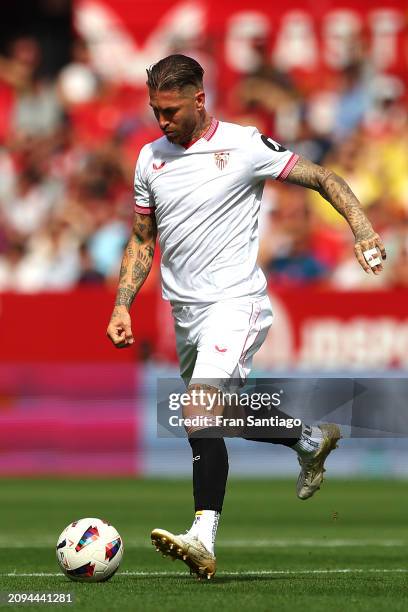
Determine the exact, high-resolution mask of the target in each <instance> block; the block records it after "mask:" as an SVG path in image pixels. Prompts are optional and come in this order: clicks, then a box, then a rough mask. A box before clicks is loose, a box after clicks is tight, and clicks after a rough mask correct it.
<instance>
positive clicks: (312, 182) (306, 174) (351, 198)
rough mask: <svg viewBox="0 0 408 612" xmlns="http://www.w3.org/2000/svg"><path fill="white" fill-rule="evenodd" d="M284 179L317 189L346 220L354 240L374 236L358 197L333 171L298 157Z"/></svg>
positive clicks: (367, 238)
mask: <svg viewBox="0 0 408 612" xmlns="http://www.w3.org/2000/svg"><path fill="white" fill-rule="evenodd" d="M286 180H287V182H289V183H294V184H295V185H301V186H302V187H309V188H310V189H314V190H316V191H318V192H319V193H320V195H321V196H322V197H323V198H324V199H325V200H327V201H328V202H329V203H330V204H331V205H332V206H333V207H334V208H335V209H336V210H337V212H339V213H340V214H341V215H342V216H343V217H344V218H345V219H346V220H347V221H348V223H349V225H350V227H351V229H352V231H353V233H354V235H355V237H356V240H358V241H363V240H369V239H371V238H372V237H373V236H375V232H374V230H373V228H372V225H371V223H370V221H369V220H368V219H367V217H366V215H365V213H364V211H363V209H362V208H361V205H360V203H359V201H358V199H357V198H356V196H355V195H354V193H353V192H352V190H351V189H350V187H349V186H348V185H347V183H346V181H345V180H343V179H342V178H341V177H340V176H338V175H337V174H335V173H334V172H332V171H330V170H328V169H326V168H322V167H321V166H318V165H317V164H314V163H312V162H310V161H308V160H306V159H304V158H302V157H300V158H299V160H298V161H297V163H296V165H295V166H294V168H293V169H292V170H291V171H290V173H289V176H288V178H287V179H286Z"/></svg>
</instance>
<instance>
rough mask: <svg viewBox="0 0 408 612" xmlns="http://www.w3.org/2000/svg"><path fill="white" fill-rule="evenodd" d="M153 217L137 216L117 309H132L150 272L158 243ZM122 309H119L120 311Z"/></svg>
mask: <svg viewBox="0 0 408 612" xmlns="http://www.w3.org/2000/svg"><path fill="white" fill-rule="evenodd" d="M156 235H157V229H156V222H155V218H154V216H153V215H138V214H136V215H135V221H134V224H133V232H132V235H131V237H130V239H129V242H128V244H127V246H126V249H125V252H124V254H123V259H122V265H121V267H120V274H119V287H118V291H117V294H116V301H115V308H116V307H118V306H125V307H126V308H127V309H128V310H129V309H130V307H131V305H132V302H133V300H134V298H135V296H136V294H137V292H138V291H139V289H140V287H141V286H142V285H143V283H144V281H145V280H146V278H147V275H148V274H149V272H150V268H151V266H152V260H153V255H154V246H155V242H156ZM119 310H120V309H118V311H119Z"/></svg>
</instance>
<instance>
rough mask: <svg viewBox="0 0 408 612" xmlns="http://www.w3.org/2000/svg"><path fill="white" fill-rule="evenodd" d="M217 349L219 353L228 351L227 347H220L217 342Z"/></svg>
mask: <svg viewBox="0 0 408 612" xmlns="http://www.w3.org/2000/svg"><path fill="white" fill-rule="evenodd" d="M215 350H217V351H218V352H219V353H225V352H226V350H227V349H226V348H220V347H219V346H218V345H217V344H216V345H215Z"/></svg>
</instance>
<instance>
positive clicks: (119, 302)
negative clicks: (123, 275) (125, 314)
mask: <svg viewBox="0 0 408 612" xmlns="http://www.w3.org/2000/svg"><path fill="white" fill-rule="evenodd" d="M134 297H135V294H134V291H133V287H131V286H128V287H119V289H118V293H117V295H116V301H115V306H126V308H130V307H131V305H132V302H133V299H134Z"/></svg>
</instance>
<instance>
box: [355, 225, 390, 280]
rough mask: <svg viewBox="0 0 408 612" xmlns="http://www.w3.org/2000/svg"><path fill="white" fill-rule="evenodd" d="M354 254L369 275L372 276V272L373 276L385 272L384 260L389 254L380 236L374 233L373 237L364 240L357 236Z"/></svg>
mask: <svg viewBox="0 0 408 612" xmlns="http://www.w3.org/2000/svg"><path fill="white" fill-rule="evenodd" d="M354 252H355V254H356V257H357V259H358V261H359V263H360V265H361V267H362V268H363V270H365V271H366V272H367V274H370V270H371V271H372V272H373V274H379V273H380V272H381V271H382V270H383V265H382V260H384V259H386V257H387V254H386V252H385V247H384V244H383V242H382V240H381V238H380V237H379V235H378V234H375V233H373V234H372V236H370V237H369V238H364V239H359V238H358V236H356V243H355V246H354Z"/></svg>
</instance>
